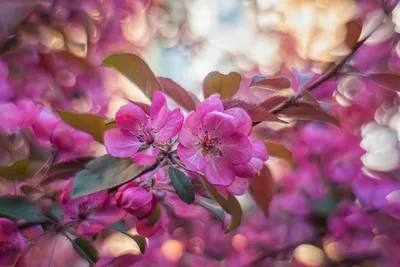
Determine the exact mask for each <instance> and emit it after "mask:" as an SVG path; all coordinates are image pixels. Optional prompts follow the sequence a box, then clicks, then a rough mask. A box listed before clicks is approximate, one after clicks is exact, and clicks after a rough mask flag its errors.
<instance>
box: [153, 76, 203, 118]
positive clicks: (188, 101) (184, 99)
mask: <svg viewBox="0 0 400 267" xmlns="http://www.w3.org/2000/svg"><path fill="white" fill-rule="evenodd" d="M157 79H158V81H159V82H160V84H161V86H162V88H163V89H164V93H166V94H167V95H169V96H170V97H172V99H174V100H175V101H176V103H178V104H179V105H181V106H182V107H184V108H185V109H186V110H188V111H191V110H194V109H196V104H195V102H194V101H193V98H192V96H191V95H189V94H188V92H187V91H186V90H185V89H184V88H183V87H182V86H180V85H179V84H177V83H176V82H174V81H173V80H171V79H168V78H163V77H157Z"/></svg>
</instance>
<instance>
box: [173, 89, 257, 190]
mask: <svg viewBox="0 0 400 267" xmlns="http://www.w3.org/2000/svg"><path fill="white" fill-rule="evenodd" d="M251 127H252V125H251V119H250V117H249V116H248V114H247V113H246V112H245V111H244V110H243V109H241V108H230V109H228V110H224V106H223V104H222V102H221V100H220V97H219V95H212V96H210V97H209V98H208V99H206V100H205V101H204V102H202V103H201V104H199V105H198V107H197V109H196V111H193V112H191V113H190V114H189V115H188V116H187V118H186V120H185V122H184V124H183V126H182V130H181V131H180V133H179V142H180V144H179V146H178V155H179V158H180V159H181V160H182V162H183V163H184V164H185V165H186V166H187V168H189V169H190V170H193V171H200V172H203V173H204V174H205V176H206V178H207V179H208V181H210V183H212V184H214V185H222V186H229V185H230V184H232V182H233V180H234V178H235V176H236V171H235V166H237V165H241V164H246V163H248V162H249V160H250V159H251V157H252V144H251V141H250V138H249V134H250V132H251ZM241 176H242V175H241ZM245 176H248V175H247V174H245Z"/></svg>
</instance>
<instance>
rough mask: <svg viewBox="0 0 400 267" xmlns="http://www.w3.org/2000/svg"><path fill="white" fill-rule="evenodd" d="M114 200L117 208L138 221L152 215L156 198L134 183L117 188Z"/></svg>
mask: <svg viewBox="0 0 400 267" xmlns="http://www.w3.org/2000/svg"><path fill="white" fill-rule="evenodd" d="M115 199H116V201H117V204H118V206H120V207H122V208H124V209H125V210H126V211H127V212H129V213H130V214H132V215H134V216H136V217H137V218H138V219H139V220H141V219H144V218H147V217H150V216H151V215H153V213H154V212H155V210H156V207H157V198H156V197H155V196H154V195H153V193H152V192H150V191H148V190H146V189H145V188H143V187H141V186H139V185H137V184H136V183H129V184H127V185H124V186H122V187H121V188H119V190H118V192H117V193H116V194H115Z"/></svg>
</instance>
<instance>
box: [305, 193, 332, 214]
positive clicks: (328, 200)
mask: <svg viewBox="0 0 400 267" xmlns="http://www.w3.org/2000/svg"><path fill="white" fill-rule="evenodd" d="M309 202H310V205H311V208H312V210H313V211H314V212H316V213H319V214H325V215H328V214H329V213H332V212H334V211H335V210H336V206H337V201H336V200H335V198H333V197H332V196H330V195H328V196H326V197H324V198H323V199H321V200H318V201H315V200H310V201H309Z"/></svg>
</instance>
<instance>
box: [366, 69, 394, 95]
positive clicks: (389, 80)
mask: <svg viewBox="0 0 400 267" xmlns="http://www.w3.org/2000/svg"><path fill="white" fill-rule="evenodd" d="M363 77H366V78H367V79H369V80H370V81H372V82H373V83H375V84H377V85H379V86H380V87H382V88H385V89H389V90H392V91H396V92H400V75H399V74H395V73H366V74H364V75H363Z"/></svg>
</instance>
